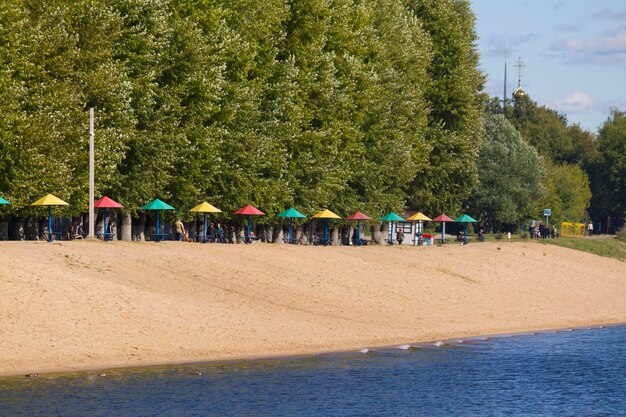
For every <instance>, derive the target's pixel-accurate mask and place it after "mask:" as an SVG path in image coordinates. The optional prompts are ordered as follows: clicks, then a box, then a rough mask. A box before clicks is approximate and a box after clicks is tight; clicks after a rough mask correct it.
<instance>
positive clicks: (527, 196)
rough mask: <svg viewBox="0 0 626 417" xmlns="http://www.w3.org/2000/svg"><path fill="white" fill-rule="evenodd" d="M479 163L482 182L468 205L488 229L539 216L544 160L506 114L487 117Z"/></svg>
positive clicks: (498, 228)
mask: <svg viewBox="0 0 626 417" xmlns="http://www.w3.org/2000/svg"><path fill="white" fill-rule="evenodd" d="M477 165H478V175H479V181H480V185H479V186H478V188H477V189H476V191H475V192H474V194H473V195H472V197H471V198H470V199H469V204H468V205H469V207H470V208H471V212H473V213H474V214H476V216H477V220H479V221H480V222H481V223H482V224H483V225H484V226H485V228H486V229H487V230H494V231H497V230H500V228H501V226H502V225H503V224H513V225H517V224H519V223H520V222H521V221H522V220H524V219H526V218H529V217H531V218H532V217H536V216H537V215H538V214H537V213H538V212H539V209H540V205H541V198H542V197H543V194H544V187H543V181H544V178H545V165H544V161H543V159H542V158H541V157H540V156H539V154H538V153H537V151H536V150H535V148H533V147H532V146H531V145H529V144H527V143H526V142H525V141H524V140H523V139H522V136H521V135H520V134H519V132H518V131H517V130H516V129H515V127H514V126H513V125H512V124H511V123H510V122H509V121H508V120H506V118H505V117H504V116H502V115H486V116H485V137H484V139H483V141H482V143H481V146H480V151H479V153H478V161H477Z"/></svg>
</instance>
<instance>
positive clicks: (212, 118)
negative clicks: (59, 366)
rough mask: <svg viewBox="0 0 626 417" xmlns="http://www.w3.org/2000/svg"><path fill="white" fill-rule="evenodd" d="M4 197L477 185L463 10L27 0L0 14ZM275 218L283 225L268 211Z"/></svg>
mask: <svg viewBox="0 0 626 417" xmlns="http://www.w3.org/2000/svg"><path fill="white" fill-rule="evenodd" d="M0 22H1V25H0V60H1V64H2V71H1V72H0V96H1V97H2V100H1V102H0V154H1V156H2V159H1V161H0V196H2V197H4V198H6V199H7V200H9V201H11V203H13V206H11V207H8V208H3V209H2V210H3V212H4V213H5V214H7V213H11V214H16V215H20V216H26V215H30V214H34V213H38V214H41V213H39V212H40V210H39V211H34V209H32V208H28V207H27V206H28V204H30V203H32V202H33V201H35V200H36V199H38V198H39V197H41V196H43V195H45V194H46V193H49V192H50V193H53V194H54V195H56V196H58V197H60V198H61V199H63V200H65V201H67V202H69V203H70V207H69V208H68V209H67V211H66V212H65V213H66V214H68V215H70V214H78V213H82V212H84V211H85V207H86V204H87V199H88V139H89V135H88V112H87V110H88V108H90V107H94V108H95V111H96V159H97V168H96V196H97V197H98V196H101V195H109V196H110V197H112V198H114V199H116V200H117V201H119V202H120V203H122V204H123V205H124V206H125V207H128V208H130V209H131V210H136V208H138V207H141V206H142V205H143V204H145V203H146V202H148V201H150V200H151V199H153V198H155V197H158V198H161V199H162V200H165V201H167V202H168V203H170V204H172V205H173V206H174V207H176V208H177V209H180V213H178V215H183V216H187V215H188V214H187V213H186V210H188V209H189V208H190V207H193V206H195V205H196V204H198V203H199V202H201V201H203V200H208V201H209V202H212V203H213V204H215V205H218V206H219V207H220V208H222V210H224V211H226V212H228V211H229V210H231V209H235V208H238V207H241V206H242V205H244V204H248V203H252V204H255V205H256V206H257V207H260V208H262V209H263V210H264V211H265V212H266V213H268V214H270V215H273V214H276V213H278V212H280V211H283V210H284V209H285V208H287V207H289V206H295V207H297V208H298V209H299V210H301V211H303V212H307V213H311V212H313V211H314V210H319V208H320V207H328V208H331V209H333V210H336V211H339V212H344V213H348V212H353V211H354V210H357V209H358V210H363V211H367V212H370V213H371V214H372V215H378V214H381V213H383V212H386V211H389V210H401V208H402V207H404V206H407V205H408V206H411V207H419V208H420V209H421V210H425V211H428V212H432V213H435V212H439V211H443V210H445V211H449V212H454V211H456V210H457V209H459V208H460V206H461V203H462V201H463V200H464V199H465V198H466V197H468V196H469V195H470V193H471V192H472V190H473V189H474V187H475V186H476V185H477V171H476V163H475V159H476V153H477V150H478V145H479V142H480V137H481V134H482V133H481V132H482V131H481V123H482V100H481V97H480V96H479V93H480V91H481V88H482V83H483V75H482V74H481V72H480V71H479V70H478V54H477V52H476V48H475V45H474V41H475V39H476V34H475V32H474V16H473V14H472V11H471V9H470V4H469V2H468V1H455V0H431V1H409V0H406V1H398V0H361V1H356V0H332V1H331V0H290V1H285V0H265V1H258V0H228V1H219V0H218V1H184V0H71V1H70V0H50V1H43V2H42V1H32V0H15V1H10V2H2V4H1V5H0ZM272 217H273V216H272Z"/></svg>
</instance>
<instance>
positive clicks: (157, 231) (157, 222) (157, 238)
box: [155, 210, 161, 242]
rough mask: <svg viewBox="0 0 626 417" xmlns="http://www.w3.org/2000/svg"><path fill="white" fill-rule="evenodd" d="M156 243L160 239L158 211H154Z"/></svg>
mask: <svg viewBox="0 0 626 417" xmlns="http://www.w3.org/2000/svg"><path fill="white" fill-rule="evenodd" d="M155 241H156V242H160V241H161V237H160V236H159V210H157V211H156V239H155Z"/></svg>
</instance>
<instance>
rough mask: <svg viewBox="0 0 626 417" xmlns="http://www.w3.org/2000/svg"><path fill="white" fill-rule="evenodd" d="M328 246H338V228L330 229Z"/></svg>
mask: <svg viewBox="0 0 626 417" xmlns="http://www.w3.org/2000/svg"><path fill="white" fill-rule="evenodd" d="M330 244H331V245H332V246H337V245H339V228H337V227H333V228H332V229H330Z"/></svg>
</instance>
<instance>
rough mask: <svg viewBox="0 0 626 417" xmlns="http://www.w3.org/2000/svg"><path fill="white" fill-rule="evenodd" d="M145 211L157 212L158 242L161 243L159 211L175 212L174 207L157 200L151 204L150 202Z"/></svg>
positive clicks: (144, 208)
mask: <svg viewBox="0 0 626 417" xmlns="http://www.w3.org/2000/svg"><path fill="white" fill-rule="evenodd" d="M142 209H143V210H155V211H156V239H155V241H156V242H159V241H160V240H161V239H160V233H159V211H161V210H174V207H172V206H170V205H169V204H167V203H164V202H163V201H161V200H159V199H158V198H157V199H155V200H152V201H151V202H149V203H148V204H146V205H145V206H143V207H142Z"/></svg>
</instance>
